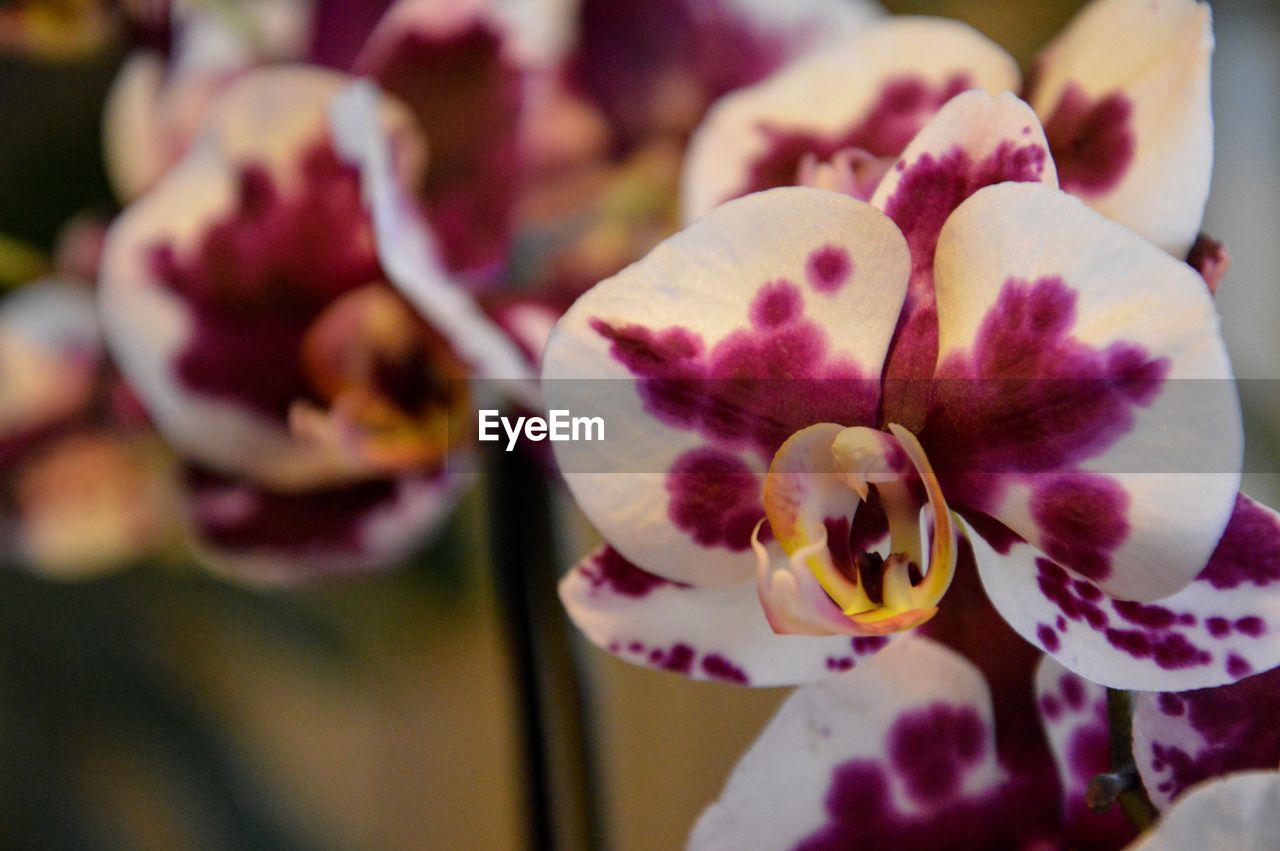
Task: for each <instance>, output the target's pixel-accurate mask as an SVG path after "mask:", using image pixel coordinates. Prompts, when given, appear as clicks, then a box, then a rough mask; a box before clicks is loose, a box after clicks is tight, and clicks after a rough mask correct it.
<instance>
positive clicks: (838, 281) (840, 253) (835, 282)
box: [804, 245, 854, 293]
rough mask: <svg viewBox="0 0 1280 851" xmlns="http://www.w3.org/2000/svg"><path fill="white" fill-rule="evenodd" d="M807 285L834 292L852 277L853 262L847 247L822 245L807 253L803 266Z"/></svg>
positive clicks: (821, 291)
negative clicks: (806, 259)
mask: <svg viewBox="0 0 1280 851" xmlns="http://www.w3.org/2000/svg"><path fill="white" fill-rule="evenodd" d="M804 273H805V277H806V278H807V279H808V280H809V285H810V286H812V287H813V288H814V289H815V290H817V291H818V292H820V293H834V292H837V291H839V289H840V288H841V287H843V286H844V285H845V284H847V283H848V282H849V281H850V280H852V278H853V273H854V263H853V258H852V257H850V256H849V252H848V250H847V249H844V248H841V247H840V246H838V245H824V246H823V247H821V248H819V249H818V250H816V251H814V252H813V253H812V254H810V255H809V260H808V262H807V263H806V264H805V267H804Z"/></svg>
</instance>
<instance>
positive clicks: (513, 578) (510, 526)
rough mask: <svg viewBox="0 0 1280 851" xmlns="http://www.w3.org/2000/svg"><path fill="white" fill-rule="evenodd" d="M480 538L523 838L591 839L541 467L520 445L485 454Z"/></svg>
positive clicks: (535, 842) (576, 688) (579, 725)
mask: <svg viewBox="0 0 1280 851" xmlns="http://www.w3.org/2000/svg"><path fill="white" fill-rule="evenodd" d="M489 470H490V477H489V478H490V481H489V483H488V484H489V500H490V523H491V527H492V528H491V531H490V540H491V544H492V547H493V566H494V574H495V582H496V591H497V594H498V598H499V599H498V602H499V605H500V606H501V611H502V616H503V617H502V619H503V623H504V625H505V626H506V632H507V639H508V647H509V652H510V654H511V663H512V673H513V675H514V680H515V685H516V690H517V701H518V711H519V714H520V727H521V729H520V733H521V740H522V744H523V755H522V756H523V763H524V765H523V774H524V789H525V798H526V800H525V806H526V814H527V816H528V823H527V829H528V834H527V844H526V847H527V848H530V849H535V851H542V849H548V851H549V849H552V848H558V849H559V848H564V849H585V848H592V847H597V846H598V844H599V843H598V842H597V836H598V833H599V827H598V823H597V818H598V810H597V808H596V806H595V802H594V801H593V796H592V794H591V792H592V789H593V788H594V786H595V784H594V783H593V782H592V774H593V772H592V767H591V766H592V761H591V749H590V743H589V741H588V736H587V730H588V729H589V725H588V724H586V723H585V718H584V715H585V712H584V707H583V700H582V694H581V688H582V683H581V682H580V681H579V677H578V672H577V669H576V666H575V664H574V659H573V656H572V651H571V648H570V645H569V632H568V623H567V620H566V618H565V615H564V612H563V610H562V608H561V606H560V602H559V600H558V598H557V597H556V591H555V587H556V554H555V546H554V536H553V531H552V513H551V494H550V489H549V487H548V484H547V481H546V476H545V474H544V473H543V471H542V470H541V469H539V468H538V466H537V464H536V463H535V462H534V461H533V460H532V459H530V458H528V457H526V456H525V455H524V454H523V453H519V452H513V453H505V452H501V453H494V457H492V458H491V459H490V467H489Z"/></svg>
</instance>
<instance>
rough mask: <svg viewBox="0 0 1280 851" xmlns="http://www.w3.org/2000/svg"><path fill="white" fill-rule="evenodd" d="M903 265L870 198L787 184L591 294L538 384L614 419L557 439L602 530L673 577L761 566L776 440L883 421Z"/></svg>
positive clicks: (564, 326) (702, 580) (704, 578)
mask: <svg viewBox="0 0 1280 851" xmlns="http://www.w3.org/2000/svg"><path fill="white" fill-rule="evenodd" d="M907 267H908V259H907V249H906V246H905V244H904V243H903V241H902V237H901V236H900V234H899V233H898V231H897V229H896V228H895V227H894V226H893V224H892V223H891V222H890V221H889V220H888V219H887V218H885V217H884V216H883V215H882V214H881V213H879V212H878V211H876V210H875V209H873V208H872V207H870V206H869V205H867V204H865V203H863V202H860V201H855V200H853V199H851V198H847V197H844V196H841V195H837V194H835V193H830V192H823V191H820V190H816V189H798V188H790V189H776V190H772V191H769V192H764V193H758V194H756V195H753V196H751V197H749V198H742V199H738V200H737V201H734V202H731V203H729V204H725V205H724V206H722V207H720V208H718V209H717V210H715V211H713V212H712V213H710V214H708V215H707V216H706V217H705V218H703V219H702V220H700V221H699V222H697V223H695V224H694V225H692V226H690V227H689V228H686V229H685V230H684V231H682V232H681V233H679V234H677V235H676V236H674V237H672V238H670V239H668V240H667V241H666V242H664V243H662V244H661V245H660V246H658V247H657V248H655V249H654V250H653V251H652V252H651V253H650V254H649V255H648V257H646V258H645V259H644V260H642V261H641V262H639V263H637V264H635V265H633V266H631V267H630V268H628V269H626V270H624V271H623V272H621V273H620V274H619V275H617V276H615V277H614V278H611V279H609V280H607V281H605V282H603V283H601V284H598V285H597V286H596V287H594V288H593V289H591V290H590V291H588V292H587V293H586V294H585V295H584V296H582V297H581V298H580V299H578V301H577V303H576V304H574V306H573V307H572V308H571V309H570V310H569V311H568V312H567V313H566V314H565V316H564V317H563V318H562V319H561V320H560V322H559V323H558V324H557V325H556V328H555V330H554V331H553V332H552V334H551V337H550V339H549V341H548V343H547V348H546V351H545V353H544V355H543V369H542V390H543V394H544V396H545V398H546V402H547V405H548V407H550V408H555V409H566V410H570V411H573V412H575V413H579V412H582V413H588V412H592V413H597V414H603V415H605V417H606V418H607V420H608V429H609V431H608V433H607V435H606V437H607V439H606V440H605V441H602V442H593V443H587V442H578V443H564V442H562V443H557V444H555V449H556V458H557V462H558V463H559V466H560V469H561V470H562V471H563V472H564V473H565V476H566V478H567V480H568V482H569V486H570V488H571V489H572V490H573V492H574V496H575V497H576V498H577V500H578V503H579V505H580V506H582V508H583V510H584V511H585V512H586V513H587V516H588V517H589V518H590V519H591V520H592V521H593V522H594V523H595V524H596V526H597V527H598V528H599V529H600V530H601V532H602V533H603V534H604V536H605V538H606V540H608V541H609V542H610V543H612V544H613V545H614V546H615V547H617V548H618V550H619V551H620V552H622V553H623V554H624V555H626V556H627V557H628V558H629V559H631V560H632V561H634V562H635V563H637V564H639V565H641V566H643V567H645V568H646V569H648V570H651V571H653V572H656V573H663V574H664V575H667V576H669V578H672V579H678V580H681V581H687V582H692V583H694V584H704V585H705V584H719V585H726V584H734V583H735V582H738V581H741V580H743V579H746V578H747V577H749V576H750V575H751V574H752V573H753V572H754V570H755V566H756V560H755V556H754V555H753V554H752V552H751V551H750V535H751V530H752V529H753V528H754V527H755V524H756V522H757V521H759V520H760V519H761V518H762V517H763V516H764V509H763V506H762V504H761V502H760V492H761V488H762V486H763V473H764V471H765V470H766V469H767V467H768V464H769V462H770V461H771V460H772V458H773V455H774V453H775V451H776V450H777V448H778V447H779V446H780V445H781V444H782V442H783V441H784V440H786V439H787V438H788V437H790V436H791V434H792V433H794V432H796V431H798V430H799V429H801V428H804V427H805V426H809V425H812V424H813V423H819V422H833V423H838V424H842V425H857V424H868V425H869V424H871V423H873V422H874V419H875V412H876V405H877V396H878V390H879V381H878V376H879V373H880V367H881V364H882V362H883V358H884V352H885V348H886V347H887V345H888V340H889V336H890V334H891V333H892V329H893V322H894V321H895V319H896V317H897V314H898V311H899V308H900V306H901V302H900V299H901V297H902V293H903V290H904V288H905V285H906V278H907V274H908V269H907Z"/></svg>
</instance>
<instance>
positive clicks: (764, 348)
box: [591, 281, 879, 461]
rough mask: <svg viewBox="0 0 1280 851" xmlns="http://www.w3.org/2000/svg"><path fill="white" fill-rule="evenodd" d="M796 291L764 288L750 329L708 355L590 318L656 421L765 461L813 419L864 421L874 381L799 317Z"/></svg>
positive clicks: (869, 420) (869, 417) (871, 414)
mask: <svg viewBox="0 0 1280 851" xmlns="http://www.w3.org/2000/svg"><path fill="white" fill-rule="evenodd" d="M801 304H802V302H801V296H800V292H799V289H798V288H797V287H796V286H795V285H794V284H792V283H790V282H787V281H770V282H768V283H766V284H764V285H763V286H762V287H761V288H760V289H759V290H758V291H757V294H756V296H755V297H754V298H753V300H752V303H751V304H750V306H749V307H748V310H747V315H748V317H749V318H750V320H751V323H752V327H751V328H750V329H741V330H737V331H734V332H732V333H730V334H729V335H728V336H726V337H725V338H724V339H722V340H720V341H719V342H718V343H716V345H715V346H714V347H713V348H711V350H710V351H707V347H706V344H705V343H704V342H703V340H702V338H701V337H699V336H698V335H697V334H694V333H693V332H691V331H688V330H687V329H685V328H681V327H679V326H675V327H671V328H665V329H662V330H654V329H650V328H645V327H643V326H640V325H615V324H612V323H610V322H608V321H605V320H604V319H599V318H597V319H592V320H591V327H592V328H593V329H594V330H595V331H596V333H598V334H600V336H602V337H604V338H605V339H606V340H608V341H609V343H610V354H611V355H612V357H613V358H614V359H615V360H617V361H618V362H619V363H620V364H622V365H623V366H625V367H626V368H627V369H628V370H629V371H630V372H631V373H632V374H633V375H635V376H636V377H637V378H638V379H640V381H639V382H638V391H639V393H640V396H641V398H642V399H643V400H644V404H645V408H646V410H648V411H649V413H651V414H653V415H654V416H655V417H657V418H658V419H659V420H661V421H662V422H664V423H666V424H667V425H669V426H672V427H674V428H680V429H688V430H692V431H696V432H698V433H700V434H702V435H703V436H704V437H706V438H707V439H708V440H709V441H711V442H713V443H716V444H719V445H722V446H724V447H726V448H739V447H741V448H749V449H754V450H756V451H757V452H758V453H759V455H760V457H761V459H762V460H765V461H768V460H770V459H772V458H773V455H774V453H775V452H776V451H777V449H778V447H779V446H781V445H782V443H783V441H785V440H786V439H787V438H788V437H790V436H791V435H792V434H794V433H795V432H797V431H799V430H800V429H802V428H804V427H805V426H809V425H812V424H814V423H820V422H837V423H842V424H844V425H872V424H874V422H875V413H876V404H877V401H878V396H879V382H878V381H877V380H876V379H875V378H873V377H868V376H864V375H863V374H862V372H861V370H860V369H859V367H858V365H857V364H856V363H854V362H853V361H852V360H851V359H849V358H847V357H843V356H839V355H833V354H832V353H831V352H830V351H829V345H828V341H827V335H826V333H825V332H824V331H823V329H822V328H821V327H820V326H819V325H817V323H815V322H813V321H811V320H809V319H807V318H805V317H804V316H803V312H802V307H801V306H800V305H801Z"/></svg>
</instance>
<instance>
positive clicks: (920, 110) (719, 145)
mask: <svg viewBox="0 0 1280 851" xmlns="http://www.w3.org/2000/svg"><path fill="white" fill-rule="evenodd" d="M1017 86H1018V69H1017V66H1016V65H1015V64H1014V62H1013V60H1012V59H1010V58H1009V56H1008V55H1007V54H1005V53H1004V51H1002V50H1001V49H1000V48H999V47H997V46H996V45H994V44H992V43H991V42H990V41H988V40H986V39H985V38H983V37H982V36H981V35H979V34H978V33H977V32H975V31H974V30H972V29H970V28H969V27H967V26H965V25H964V24H961V23H958V22H956V21H947V20H943V19H931V18H896V19H890V20H887V21H885V22H884V23H882V24H878V25H875V26H873V27H870V28H868V29H867V30H866V31H865V32H862V33H859V34H858V35H856V36H853V37H852V38H849V39H847V40H845V41H844V42H843V43H841V44H839V45H837V46H833V47H832V48H830V49H828V50H824V51H819V52H815V53H813V54H811V55H810V56H807V57H805V58H804V59H802V60H800V61H798V62H796V63H794V64H793V65H791V66H788V67H787V68H786V69H784V70H783V71H781V72H779V73H778V74H776V75H774V76H773V77H770V78H768V79H767V80H765V81H764V82H762V83H760V84H759V85H757V86H753V87H752V88H749V89H744V90H742V91H740V92H737V93H735V94H733V95H730V96H728V97H726V98H724V99H723V100H721V101H720V102H718V103H717V104H716V105H715V107H714V108H713V109H712V110H711V112H710V113H708V116H707V118H706V120H705V121H704V122H703V124H702V125H701V126H700V127H699V129H698V132H697V133H696V134H695V136H694V137H693V140H692V141H691V144H690V149H689V155H688V160H687V162H686V165H685V171H684V175H683V186H682V207H683V210H682V212H683V215H684V219H685V221H692V220H693V219H695V218H698V217H699V216H701V215H703V214H704V213H706V212H707V211H708V210H710V209H711V208H712V207H714V206H715V205H717V204H720V203H722V202H724V201H727V200H728V199H730V198H736V197H738V196H740V195H743V194H746V193H748V192H754V191H759V190H761V189H768V188H771V187H774V186H790V185H793V184H795V183H796V182H797V181H798V179H799V173H800V166H801V163H802V162H803V161H804V159H805V157H806V156H812V157H816V158H817V160H818V161H820V162H825V161H829V160H832V159H833V158H834V157H835V156H836V155H837V154H838V153H839V152H841V151H851V152H857V153H858V154H859V156H860V157H861V158H862V160H863V161H864V167H865V170H866V171H867V172H868V175H867V179H868V182H869V183H870V186H871V187H872V188H874V186H875V183H876V179H875V178H876V177H878V175H879V174H880V173H882V172H883V171H884V169H887V168H888V167H889V166H890V165H891V164H892V163H893V160H894V159H896V158H897V156H898V155H899V154H900V153H902V151H903V149H904V148H906V146H907V143H908V142H910V141H911V139H912V137H913V136H915V134H916V133H917V132H918V131H919V130H920V129H921V128H922V127H924V126H925V124H926V123H928V121H929V119H930V118H932V117H933V115H934V113H935V112H937V111H938V109H939V108H940V107H942V105H943V104H945V103H947V102H948V101H949V100H950V99H951V98H952V97H954V96H955V95H957V94H959V93H961V92H963V91H965V90H967V89H972V88H983V89H988V90H990V91H1001V90H1005V89H1016V88H1017ZM873 166H874V167H873Z"/></svg>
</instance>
